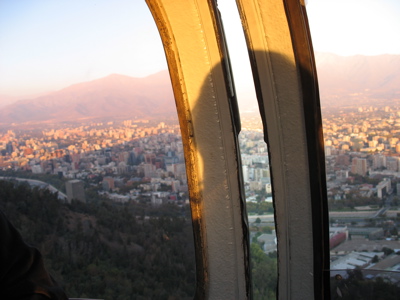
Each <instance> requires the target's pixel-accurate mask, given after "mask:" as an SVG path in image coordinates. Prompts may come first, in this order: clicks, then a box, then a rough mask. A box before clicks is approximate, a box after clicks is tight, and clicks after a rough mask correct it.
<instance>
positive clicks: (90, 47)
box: [0, 0, 195, 299]
mask: <svg viewBox="0 0 400 300" xmlns="http://www.w3.org/2000/svg"><path fill="white" fill-rule="evenodd" d="M0 45H1V47H0V95H1V96H0V97H1V98H0V176H1V178H0V179H1V180H0V209H1V210H2V211H4V212H5V214H6V215H7V216H8V218H9V219H10V221H11V222H12V223H14V225H15V226H16V227H17V228H18V230H19V231H20V232H21V234H22V235H23V238H24V239H25V240H26V241H27V242H28V243H29V244H32V245H34V246H35V247H37V248H38V249H39V250H40V251H41V252H42V253H43V255H44V258H45V264H46V267H47V268H48V270H49V271H50V273H51V274H52V276H53V277H54V278H55V279H56V280H57V281H58V282H59V283H60V285H61V286H62V287H63V288H64V289H65V291H66V293H67V295H68V296H69V297H75V298H87V297H88V298H99V299H100V298H101V299H189V298H192V297H193V295H194V291H195V259H194V245H193V235H192V234H193V233H192V231H193V230H192V226H191V215H190V207H189V199H188V187H187V180H186V173H185V164H184V157H183V146H182V140H181V134H180V129H179V124H178V120H177V115H176V108H175V103H174V99H173V95H172V88H171V83H170V80H169V75H168V72H167V71H166V69H167V66H166V62H165V56H164V52H163V48H162V44H161V41H160V38H159V34H158V32H157V29H156V26H155V24H154V21H153V18H152V17H151V15H150V12H149V10H148V8H147V6H146V4H145V2H144V1H123V0H118V1H112V2H110V1H94V0H88V1H80V2H76V1H62V2H46V3H43V2H42V1H24V2H23V3H20V2H18V3H17V2H15V1H1V2H0ZM3 179H6V180H3Z"/></svg>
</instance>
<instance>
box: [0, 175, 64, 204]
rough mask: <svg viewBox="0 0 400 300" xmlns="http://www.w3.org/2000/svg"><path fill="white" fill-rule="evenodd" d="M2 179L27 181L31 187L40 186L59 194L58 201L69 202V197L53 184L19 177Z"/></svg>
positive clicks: (4, 178) (0, 177)
mask: <svg viewBox="0 0 400 300" xmlns="http://www.w3.org/2000/svg"><path fill="white" fill-rule="evenodd" d="M0 179H3V180H17V181H26V182H28V183H29V185H30V186H38V187H41V188H44V189H48V190H49V191H50V192H52V193H58V199H60V200H62V201H67V195H65V194H64V193H63V192H61V191H60V190H58V189H56V188H55V187H54V186H52V185H51V184H48V183H46V182H43V181H40V180H35V179H27V178H18V177H3V176H0Z"/></svg>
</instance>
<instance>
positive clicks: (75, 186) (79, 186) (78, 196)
mask: <svg viewBox="0 0 400 300" xmlns="http://www.w3.org/2000/svg"><path fill="white" fill-rule="evenodd" d="M65 188H66V190H67V199H68V202H69V203H71V201H72V199H74V200H79V201H82V202H86V198H85V189H84V183H83V181H80V180H77V179H74V180H70V181H67V182H66V184H65Z"/></svg>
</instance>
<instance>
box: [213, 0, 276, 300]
mask: <svg viewBox="0 0 400 300" xmlns="http://www.w3.org/2000/svg"><path fill="white" fill-rule="evenodd" d="M218 7H219V9H220V10H221V14H222V19H223V22H224V28H225V33H226V38H227V43H228V48H229V54H230V59H231V63H232V70H233V77H234V80H235V87H236V92H237V98H238V104H239V112H240V118H241V126H242V130H241V132H240V134H239V145H240V152H241V158H242V168H243V170H242V171H243V185H244V188H245V194H246V208H247V213H248V220H249V227H250V228H249V229H250V243H251V245H250V257H251V272H252V288H253V298H254V299H256V300H257V299H275V298H276V288H277V277H278V276H277V274H278V273H277V238H276V231H275V220H274V206H273V199H272V186H271V176H270V167H269V157H268V146H267V145H266V143H265V142H264V133H263V126H262V122H261V117H260V113H259V109H258V103H257V98H256V95H255V91H254V83H253V77H252V73H251V68H250V62H249V59H248V52H247V47H246V42H245V39H244V34H243V28H242V26H241V21H240V18H239V15H238V12H237V8H236V5H235V3H234V1H219V2H218Z"/></svg>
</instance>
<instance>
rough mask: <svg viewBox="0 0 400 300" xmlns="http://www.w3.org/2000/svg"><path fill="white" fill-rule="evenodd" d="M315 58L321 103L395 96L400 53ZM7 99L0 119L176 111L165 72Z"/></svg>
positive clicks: (398, 93) (142, 115) (27, 120)
mask: <svg viewBox="0 0 400 300" xmlns="http://www.w3.org/2000/svg"><path fill="white" fill-rule="evenodd" d="M316 63H317V69H318V71H317V72H318V78H319V88H320V94H321V104H322V106H323V107H324V106H325V107H326V106H341V105H349V104H351V103H353V104H355V105H360V104H367V105H371V104H373V103H379V102H380V103H382V101H386V102H387V101H389V100H393V99H400V55H378V56H362V55H357V56H347V57H344V56H338V55H334V54H329V53H317V54H316ZM2 99H4V100H2ZM11 100H12V99H11V98H7V97H5V96H2V97H1V98H0V101H2V102H4V103H3V105H0V124H10V123H30V122H45V121H46V122H59V121H73V120H75V121H83V120H91V119H102V118H103V119H111V118H116V117H118V118H131V119H132V118H149V117H151V116H155V117H157V116H160V117H161V116H164V117H165V116H173V115H176V109H175V105H174V98H173V93H172V88H171V83H170V79H169V75H168V72H167V71H161V72H159V73H156V74H153V75H150V76H148V77H144V78H133V77H129V76H125V75H117V74H113V75H109V76H107V77H104V78H100V79H97V80H93V81H89V82H83V83H78V84H74V85H72V86H69V87H67V88H64V89H62V90H60V91H56V92H53V93H50V94H47V95H45V96H41V97H37V98H34V99H29V100H19V101H16V102H13V103H11V104H8V105H5V104H6V101H10V102H11ZM240 104H241V105H240V106H241V107H243V106H245V104H243V103H240Z"/></svg>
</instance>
